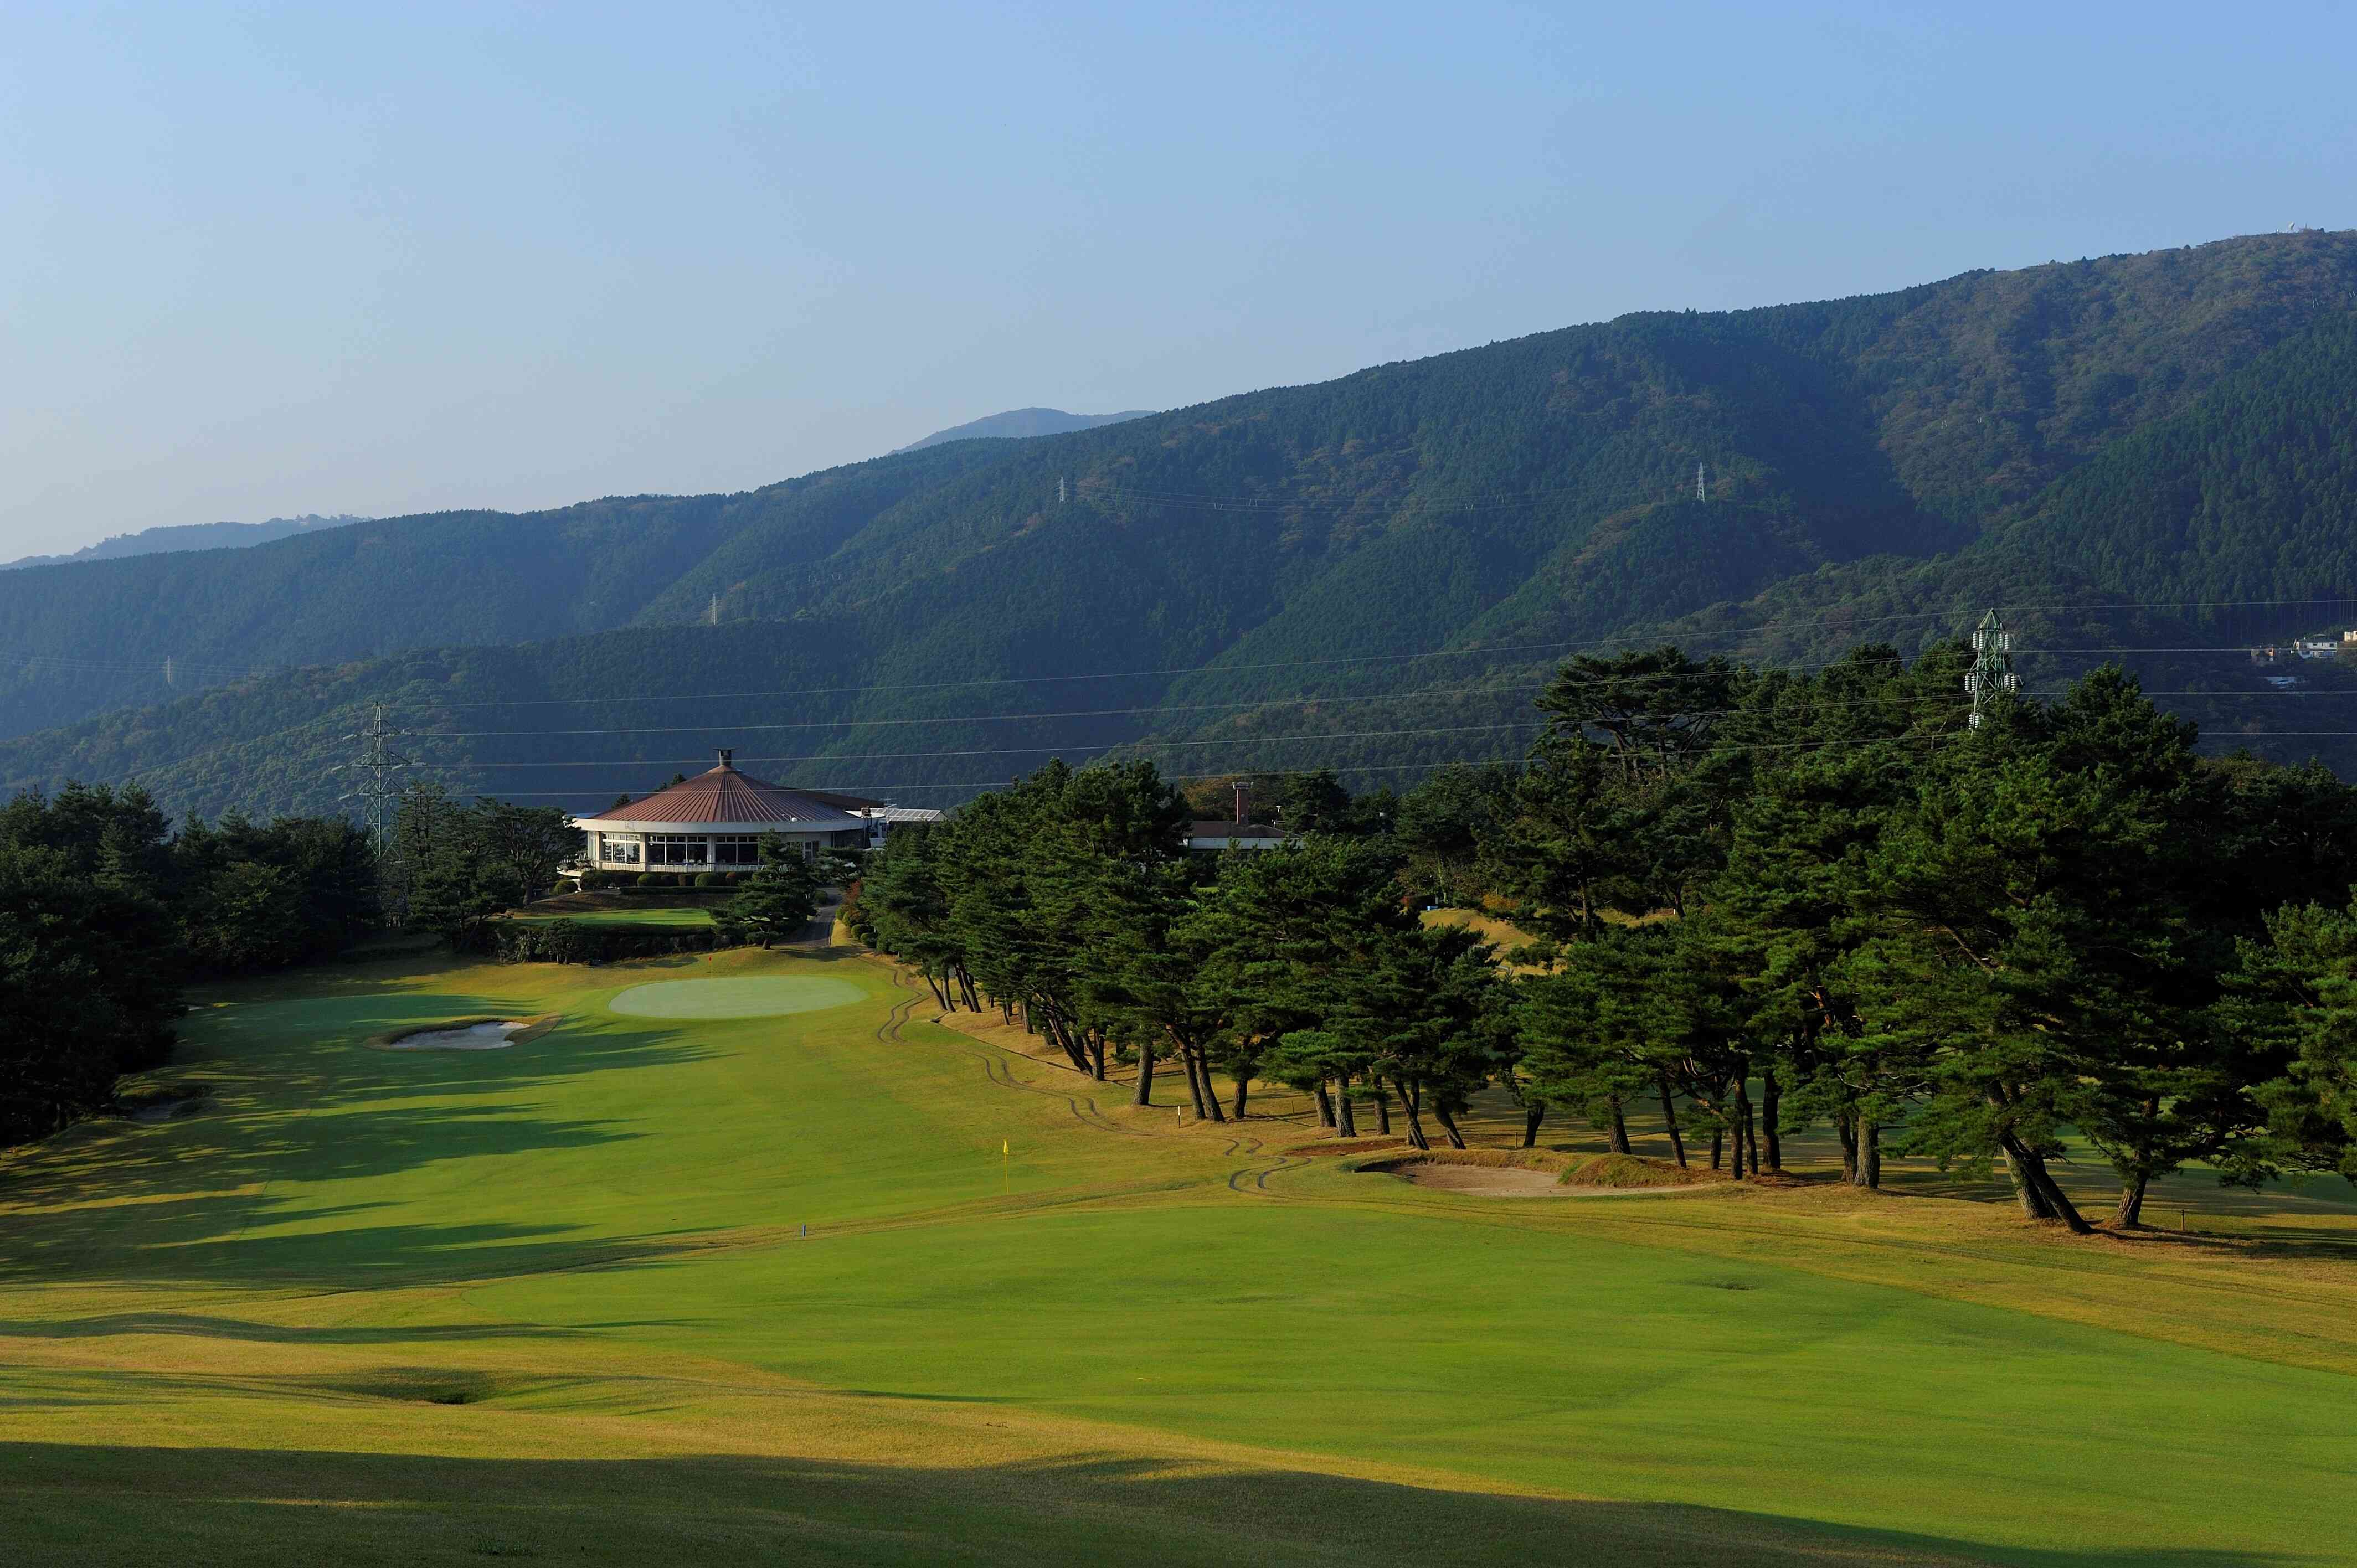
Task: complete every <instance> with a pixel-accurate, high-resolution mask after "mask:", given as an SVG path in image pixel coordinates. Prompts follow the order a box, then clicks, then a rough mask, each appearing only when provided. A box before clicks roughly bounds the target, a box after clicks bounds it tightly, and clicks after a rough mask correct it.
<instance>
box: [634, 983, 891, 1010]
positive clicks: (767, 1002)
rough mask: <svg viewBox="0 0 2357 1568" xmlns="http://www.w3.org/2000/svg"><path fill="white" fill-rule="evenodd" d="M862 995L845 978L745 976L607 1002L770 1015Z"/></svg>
mask: <svg viewBox="0 0 2357 1568" xmlns="http://www.w3.org/2000/svg"><path fill="white" fill-rule="evenodd" d="M866 995H867V993H866V991H865V990H864V989H862V988H861V987H859V986H857V985H855V984H854V983H851V982H850V981H848V980H830V979H828V978H826V977H825V976H823V975H796V974H770V975H747V976H743V977H740V978H737V979H731V980H663V981H657V982H656V983H653V984H651V985H633V986H631V987H630V989H629V990H628V991H625V992H623V993H620V994H619V995H618V996H616V997H615V998H614V999H613V1000H612V1001H611V1002H608V1003H607V1004H606V1006H607V1008H608V1010H609V1011H612V1012H616V1013H619V1014H621V1015H623V1016H624V1017H628V1018H770V1017H775V1016H776V1015H779V1014H781V1013H815V1012H817V1011H819V1010H820V1009H821V1008H823V1007H842V1006H845V1005H848V1004H851V1003H854V1002H859V1001H863V1000H865V999H866Z"/></svg>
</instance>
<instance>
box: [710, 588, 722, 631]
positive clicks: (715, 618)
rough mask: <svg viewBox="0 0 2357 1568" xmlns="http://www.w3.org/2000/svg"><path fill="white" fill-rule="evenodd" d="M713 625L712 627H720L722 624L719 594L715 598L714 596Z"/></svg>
mask: <svg viewBox="0 0 2357 1568" xmlns="http://www.w3.org/2000/svg"><path fill="white" fill-rule="evenodd" d="M711 624H712V625H714V626H718V625H719V624H720V596H719V595H718V594H715V595H713V596H712V621H711Z"/></svg>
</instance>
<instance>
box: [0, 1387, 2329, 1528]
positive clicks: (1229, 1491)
mask: <svg viewBox="0 0 2357 1568" xmlns="http://www.w3.org/2000/svg"><path fill="white" fill-rule="evenodd" d="M436 1386H437V1385H435V1384H434V1383H433V1382H432V1380H425V1381H423V1382H417V1381H405V1380H396V1382H395V1383H393V1384H389V1385H388V1391H387V1393H386V1395H385V1396H384V1397H388V1398H411V1399H414V1398H417V1397H420V1395H421V1393H422V1394H423V1396H424V1397H426V1398H428V1399H432V1398H433V1396H432V1390H433V1388H434V1387H436ZM453 1386H454V1387H455V1386H457V1385H453ZM433 1402H447V1401H443V1400H438V1399H435V1400H433ZM462 1402H463V1401H462ZM0 1473H5V1474H6V1475H7V1476H8V1477H10V1483H11V1492H12V1497H11V1504H12V1507H11V1516H12V1517H11V1535H12V1538H13V1540H14V1541H15V1542H16V1544H18V1545H19V1546H20V1547H22V1548H24V1549H26V1550H27V1551H31V1552H35V1553H36V1554H37V1555H38V1559H39V1560H41V1561H44V1562H48V1563H59V1564H77V1565H80V1564H112V1563H135V1562H145V1561H149V1560H151V1559H150V1558H149V1557H148V1556H146V1555H145V1554H146V1553H147V1552H149V1551H150V1550H151V1549H152V1548H153V1547H154V1546H155V1544H156V1542H157V1541H162V1540H170V1541H173V1542H175V1544H176V1546H177V1547H178V1550H179V1551H180V1552H182V1553H183V1554H184V1555H187V1556H189V1557H191V1558H201V1559H203V1560H206V1561H213V1560H216V1559H217V1558H218V1559H219V1560H229V1559H228V1558H225V1557H221V1556H220V1554H221V1553H223V1552H230V1553H233V1555H234V1560H236V1561H238V1562H241V1563H314V1562H327V1561H333V1562H339V1563H409V1562H415V1561H420V1560H426V1559H429V1558H430V1559H432V1560H436V1561H440V1560H443V1559H444V1557H445V1556H448V1557H450V1558H453V1559H455V1558H457V1557H459V1556H462V1555H464V1554H466V1553H468V1552H473V1553H477V1554H481V1555H489V1556H510V1555H512V1556H545V1557H549V1558H552V1559H554V1558H562V1559H564V1560H565V1561H569V1562H584V1561H586V1562H591V1563H657V1562H660V1563H683V1564H695V1563H731V1564H734V1563H747V1562H788V1561H791V1562H794V1563H936V1562H960V1563H1024V1564H1060V1563H1071V1564H1082V1563H1088V1564H1096V1563H1155V1564H1165V1563H1168V1564H1203V1565H1205V1568H1209V1565H1211V1564H1221V1565H1222V1568H1224V1565H1226V1564H1231V1563H1237V1562H1251V1563H1267V1564H1276V1565H1286V1564H1312V1563H1315V1564H1318V1565H1321V1568H1330V1565H1331V1564H1333V1563H1351V1564H1353V1565H1354V1568H1381V1565H1384V1564H1391V1563H1399V1564H1411V1563H1412V1564H1415V1568H1506V1565H1509V1564H1511V1565H1512V1568H1527V1565H1528V1564H1531V1563H1551V1564H1564V1565H1566V1568H1607V1565H1609V1568H1671V1565H1673V1564H1677V1565H1683V1564H1689V1563H1711V1564H1713V1565H1714V1568H1754V1565H1760V1568H1765V1565H1769V1564H1774V1565H1776V1568H1803V1565H1809V1564H1825V1565H1836V1564H1839V1565H1849V1564H1856V1565H1860V1568H1863V1565H1865V1564H1868V1563H1872V1564H1878V1565H1881V1568H1890V1565H1893V1564H1924V1565H1930V1564H1962V1563H2007V1564H2012V1565H2014V1568H2288V1565H2291V1564H2297V1563H2312V1562H2316V1561H2319V1559H2318V1558H2316V1557H2314V1556H2310V1555H2305V1554H2302V1553H2299V1552H2287V1551H2261V1550H2241V1549H2202V1548H2184V1547H2176V1546H2171V1545H2168V1544H2164V1543H2158V1542H2152V1541H2136V1540H2126V1541H2114V1542H2107V1543H2095V1542H2089V1543H2086V1544H2083V1545H2074V1546H2069V1547H2055V1548H2033V1549H2023V1548H2018V1547H2002V1548H2000V1547H1995V1546H1990V1545H1988V1544H1986V1543H1982V1542H1976V1541H1968V1540H1960V1539H1942V1538H1938V1537H1932V1536H1924V1535H1916V1534H1907V1533H1902V1532H1897V1531H1885V1530H1856V1529H1846V1528H1841V1527H1835V1526H1829V1525H1825V1524H1823V1523H1819V1522H1817V1521H1813V1520H1799V1519H1792V1518H1781V1517H1777V1516H1774V1515H1769V1514H1761V1513H1746V1512H1738V1511H1734V1510H1727V1509H1704V1508H1694V1507H1684V1506H1676V1505H1665V1504H1646V1503H1614V1502H1583V1501H1566V1500H1559V1499H1552V1498H1526V1497H1501V1496H1496V1495H1492V1494H1488V1493H1482V1492H1475V1491H1459V1490H1455V1489H1451V1488H1448V1487H1437V1486H1413V1485H1403V1484H1397V1483H1387V1482H1377V1481H1366V1480H1359V1479H1354V1478H1351V1477H1340V1476H1334V1475H1330V1474H1325V1473H1321V1472H1318V1471H1314V1470H1308V1469H1295V1468H1283V1467H1277V1466H1240V1465H1236V1464H1231V1463H1224V1462H1222V1463H1218V1464H1207V1463H1201V1462H1196V1461H1189V1460H1178V1461H1173V1460H1167V1459H1160V1458H1153V1457H1140V1456H1134V1455H1063V1456H1058V1457H1054V1458H1048V1459H1033V1460H1019V1461H1015V1462H1009V1463H998V1464H974V1465H968V1466H940V1465H935V1466H920V1465H914V1464H911V1465H905V1466H898V1465H885V1464H866V1463H855V1462H849V1461H840V1460H809V1459H796V1458H748V1457H736V1456H709V1457H705V1456H699V1457H691V1458H673V1459H616V1460H548V1459H510V1458H500V1459H471V1458H448V1457H438V1456H425V1455H398V1454H393V1455H388V1454H361V1453H317V1452H292V1451H270V1450H260V1449H222V1448H209V1449H166V1448H148V1447H134V1446H108V1445H76V1444H33V1443H17V1444H0ZM92 1520H105V1521H107V1528H106V1529H103V1530H92V1529H91V1521H92Z"/></svg>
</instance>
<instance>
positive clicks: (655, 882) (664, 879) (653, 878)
mask: <svg viewBox="0 0 2357 1568" xmlns="http://www.w3.org/2000/svg"><path fill="white" fill-rule="evenodd" d="M639 886H640V887H676V886H679V884H678V882H677V881H676V880H674V879H673V876H672V874H671V873H670V872H668V871H641V872H640V873H639Z"/></svg>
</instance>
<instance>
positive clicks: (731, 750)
mask: <svg viewBox="0 0 2357 1568" xmlns="http://www.w3.org/2000/svg"><path fill="white" fill-rule="evenodd" d="M720 766H721V767H723V768H734V767H736V766H737V748H736V747H735V746H722V747H721V748H720Z"/></svg>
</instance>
